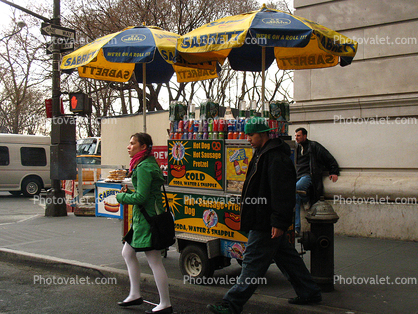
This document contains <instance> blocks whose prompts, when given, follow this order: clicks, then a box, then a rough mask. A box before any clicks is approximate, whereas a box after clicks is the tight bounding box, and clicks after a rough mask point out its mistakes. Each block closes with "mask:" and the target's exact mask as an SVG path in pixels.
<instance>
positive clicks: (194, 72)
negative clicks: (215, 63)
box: [177, 69, 216, 79]
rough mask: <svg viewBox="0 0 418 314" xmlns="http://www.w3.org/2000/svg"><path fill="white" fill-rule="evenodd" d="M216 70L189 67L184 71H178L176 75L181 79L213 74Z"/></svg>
mask: <svg viewBox="0 0 418 314" xmlns="http://www.w3.org/2000/svg"><path fill="white" fill-rule="evenodd" d="M215 74H216V70H203V69H193V70H192V69H190V70H186V71H178V72H177V75H178V76H180V78H182V79H186V78H194V77H203V76H208V75H215Z"/></svg>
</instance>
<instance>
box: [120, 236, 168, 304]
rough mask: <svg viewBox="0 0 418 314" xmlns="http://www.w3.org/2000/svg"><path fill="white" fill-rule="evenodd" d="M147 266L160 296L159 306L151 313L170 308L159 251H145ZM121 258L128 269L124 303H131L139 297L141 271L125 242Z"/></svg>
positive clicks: (165, 278)
mask: <svg viewBox="0 0 418 314" xmlns="http://www.w3.org/2000/svg"><path fill="white" fill-rule="evenodd" d="M144 253H145V256H146V257H147V261H148V265H149V266H150V267H151V270H152V273H153V274H154V279H155V284H156V285H157V289H158V294H159V295H160V304H158V305H157V306H156V307H155V308H153V311H159V310H162V309H165V308H167V307H170V306H171V303H170V295H169V292H168V277H167V273H166V271H165V268H164V265H163V261H162V259H161V251H158V250H152V251H145V252H144ZM122 256H123V258H124V259H125V263H126V266H127V268H128V274H129V282H130V289H129V295H128V297H127V298H126V299H125V300H124V302H128V301H132V300H135V299H138V298H140V297H141V290H140V277H141V269H140V266H139V261H138V259H137V258H136V252H135V250H134V249H133V248H132V247H131V246H130V245H129V244H128V243H127V242H125V244H124V246H123V249H122Z"/></svg>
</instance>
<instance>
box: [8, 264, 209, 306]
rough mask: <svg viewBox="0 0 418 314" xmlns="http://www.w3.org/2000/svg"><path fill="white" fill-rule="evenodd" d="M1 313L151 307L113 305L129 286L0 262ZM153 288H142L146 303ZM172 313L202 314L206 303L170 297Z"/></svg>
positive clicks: (96, 276) (91, 276)
mask: <svg viewBox="0 0 418 314" xmlns="http://www.w3.org/2000/svg"><path fill="white" fill-rule="evenodd" d="M0 290H1V294H0V313H19V314H21V313H42V314H48V313H54V314H55V313H125V314H126V313H144V311H145V310H150V309H152V307H153V305H149V304H143V305H141V306H134V307H130V308H129V309H122V308H120V307H119V306H118V305H117V304H116V302H117V301H119V300H120V301H121V300H123V298H124V297H125V296H126V294H127V293H128V285H127V284H121V283H120V282H119V283H118V282H117V281H115V280H114V278H106V277H102V276H100V274H92V273H80V272H78V273H77V274H74V273H69V272H66V271H65V270H57V269H45V268H38V267H33V266H29V265H23V264H16V263H14V264H10V263H5V262H0ZM155 291H156V290H155V289H154V288H153V287H147V286H146V285H145V286H144V285H143V287H142V294H143V297H144V298H145V299H146V300H156V299H157V298H158V296H157V295H156V293H155ZM172 302H173V305H175V308H174V309H175V312H177V313H190V314H191V313H201V312H202V309H204V307H205V305H206V303H205V302H207V300H204V299H203V300H202V299H201V298H193V299H190V298H189V297H188V296H186V297H180V298H179V297H176V296H172Z"/></svg>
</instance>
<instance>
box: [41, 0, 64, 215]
mask: <svg viewBox="0 0 418 314" xmlns="http://www.w3.org/2000/svg"><path fill="white" fill-rule="evenodd" d="M60 10H61V9H60V0H54V12H53V18H52V20H51V24H52V25H56V26H60V25H61V13H60ZM60 63H61V52H60V46H59V43H58V37H57V36H52V126H51V132H52V133H54V134H55V135H57V134H58V136H57V138H60V134H59V133H60V129H59V127H60V126H59V124H58V121H57V120H58V119H57V117H59V116H60V115H61V101H60V100H61V72H60ZM54 134H51V137H52V136H54ZM58 142H59V143H60V142H61V140H60V139H59V141H58ZM59 143H58V144H59ZM54 144H56V143H54ZM52 158H58V156H56V155H51V159H52ZM51 163H52V160H51ZM51 185H52V191H51V194H50V195H48V197H49V198H50V201H49V202H48V203H47V205H46V208H45V216H53V217H56V216H67V208H66V204H65V193H64V191H63V190H62V189H61V181H60V180H56V179H52V180H51Z"/></svg>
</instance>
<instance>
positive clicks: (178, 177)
mask: <svg viewBox="0 0 418 314" xmlns="http://www.w3.org/2000/svg"><path fill="white" fill-rule="evenodd" d="M223 173H224V143H223V141H217V140H169V141H168V182H169V183H168V185H169V186H179V187H191V188H202V189H214V190H223V189H224V178H223Z"/></svg>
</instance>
